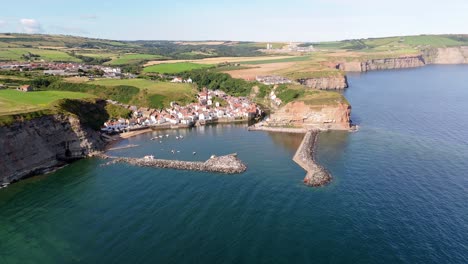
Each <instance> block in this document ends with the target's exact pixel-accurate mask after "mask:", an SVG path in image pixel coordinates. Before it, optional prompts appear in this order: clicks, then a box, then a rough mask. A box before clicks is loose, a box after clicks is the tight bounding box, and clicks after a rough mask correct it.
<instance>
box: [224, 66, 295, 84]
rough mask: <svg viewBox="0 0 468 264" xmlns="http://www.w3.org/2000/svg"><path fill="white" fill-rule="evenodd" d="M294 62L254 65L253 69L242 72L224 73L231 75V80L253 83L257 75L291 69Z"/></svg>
mask: <svg viewBox="0 0 468 264" xmlns="http://www.w3.org/2000/svg"><path fill="white" fill-rule="evenodd" d="M295 64H296V63H294V62H280V63H267V64H259V65H255V67H252V68H249V69H242V70H234V71H226V72H225V73H227V74H229V75H231V76H232V77H233V78H239V79H244V80H248V81H253V80H255V78H256V77H257V76H259V75H270V74H274V73H275V72H278V71H281V70H286V69H289V68H291V67H293V66H294V65H295Z"/></svg>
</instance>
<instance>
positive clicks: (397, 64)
mask: <svg viewBox="0 0 468 264" xmlns="http://www.w3.org/2000/svg"><path fill="white" fill-rule="evenodd" d="M424 65H425V61H424V58H423V56H422V55H421V56H410V57H401V58H386V59H373V60H368V61H363V62H357V61H354V62H343V63H340V64H338V68H339V69H340V70H342V71H348V72H366V71H377V70H393V69H405V68H415V67H421V66H424Z"/></svg>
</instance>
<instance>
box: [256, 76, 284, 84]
mask: <svg viewBox="0 0 468 264" xmlns="http://www.w3.org/2000/svg"><path fill="white" fill-rule="evenodd" d="M256 80H257V81H258V82H260V83H263V84H266V85H273V84H289V83H292V81H291V80H289V79H288V78H284V77H282V76H276V75H269V76H257V77H256Z"/></svg>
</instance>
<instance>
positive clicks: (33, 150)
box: [0, 114, 105, 183]
mask: <svg viewBox="0 0 468 264" xmlns="http://www.w3.org/2000/svg"><path fill="white" fill-rule="evenodd" d="M104 146H105V142H104V141H103V140H102V139H101V136H100V133H99V132H97V131H95V130H93V129H91V128H90V126H89V124H83V121H82V119H80V118H78V117H77V116H75V115H72V114H55V115H46V116H42V117H39V118H35V119H31V120H26V121H16V122H14V123H12V124H10V125H5V126H0V156H1V157H2V158H1V159H0V183H10V182H14V181H17V180H20V179H22V178H26V177H29V176H33V175H37V174H43V173H46V172H48V171H51V170H53V169H55V168H57V167H60V166H63V165H65V164H66V163H67V162H69V161H71V160H73V159H76V158H83V157H86V156H88V155H90V154H92V153H93V152H95V151H99V150H101V149H102V148H103V147H104Z"/></svg>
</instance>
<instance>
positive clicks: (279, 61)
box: [238, 56, 311, 65]
mask: <svg viewBox="0 0 468 264" xmlns="http://www.w3.org/2000/svg"><path fill="white" fill-rule="evenodd" d="M310 59H311V57H310V56H297V57H289V58H279V59H276V58H274V57H273V58H270V59H268V60H265V59H263V60H254V61H249V60H248V61H240V62H238V63H240V64H250V65H257V64H268V63H281V62H296V61H308V60H310Z"/></svg>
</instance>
